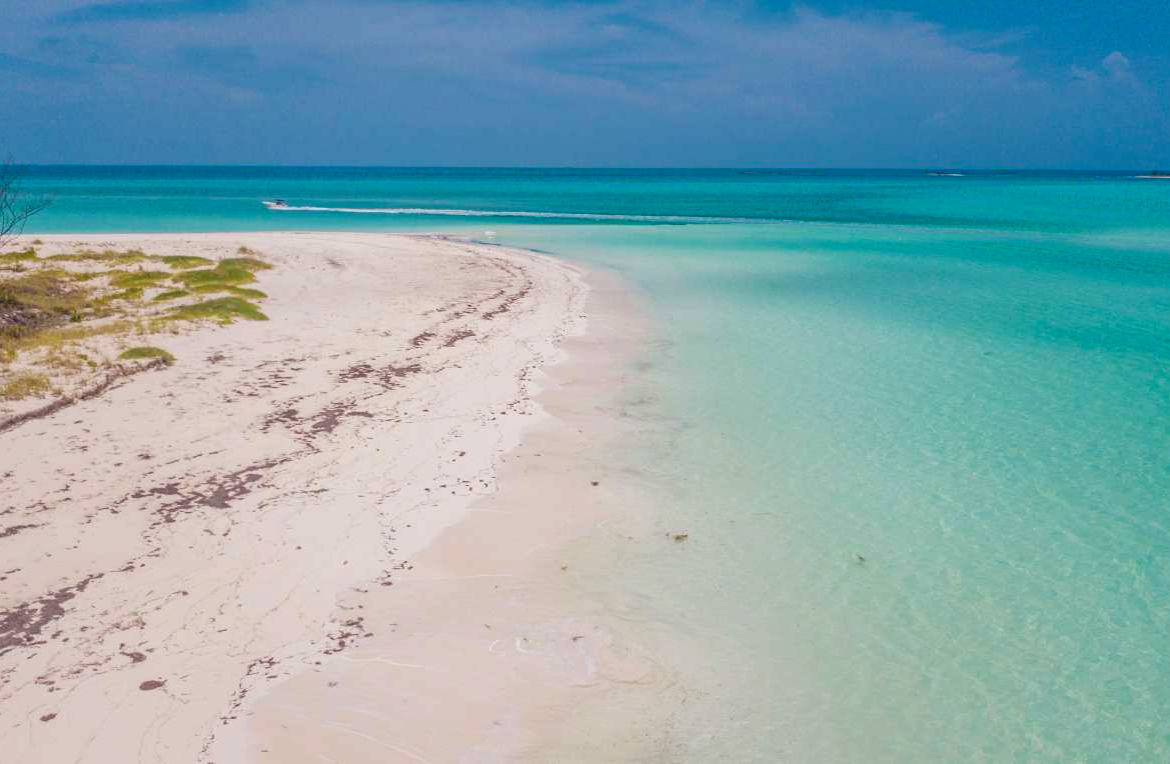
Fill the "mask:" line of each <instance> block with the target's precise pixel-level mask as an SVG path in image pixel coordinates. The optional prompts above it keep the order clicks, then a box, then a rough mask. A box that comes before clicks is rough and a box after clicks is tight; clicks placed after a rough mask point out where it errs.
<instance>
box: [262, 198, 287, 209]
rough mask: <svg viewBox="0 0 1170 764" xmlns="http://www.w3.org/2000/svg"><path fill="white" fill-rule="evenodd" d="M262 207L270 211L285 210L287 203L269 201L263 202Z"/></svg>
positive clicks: (275, 200) (280, 200)
mask: <svg viewBox="0 0 1170 764" xmlns="http://www.w3.org/2000/svg"><path fill="white" fill-rule="evenodd" d="M264 206H265V207H267V208H268V209H270V210H287V209H288V202H286V201H285V200H284V199H269V200H266V201H265V202H264Z"/></svg>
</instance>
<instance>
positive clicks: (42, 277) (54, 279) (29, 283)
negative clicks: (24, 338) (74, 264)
mask: <svg viewBox="0 0 1170 764" xmlns="http://www.w3.org/2000/svg"><path fill="white" fill-rule="evenodd" d="M72 282H73V279H71V278H70V276H69V274H68V273H66V272H64V271H59V270H39V271H32V272H30V273H27V274H25V275H23V276H17V277H15V278H9V279H5V280H3V281H0V310H2V311H3V312H2V313H0V315H3V316H4V317H5V319H8V320H4V319H0V333H4V329H5V328H6V327H10V326H16V325H24V324H28V323H32V324H44V323H54V321H55V320H56V319H58V318H69V319H71V320H79V318H78V314H79V312H80V311H81V310H82V309H83V308H85V307H86V305H87V303H88V302H89V292H88V291H86V290H85V289H81V288H80V287H78V286H76V285H75V284H73V283H72ZM17 313H20V314H22V316H23V318H16V314H17ZM35 314H40V316H39V318H38V317H37V316H36V315H35ZM34 319H35V320H34Z"/></svg>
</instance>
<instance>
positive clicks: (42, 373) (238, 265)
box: [0, 247, 272, 400]
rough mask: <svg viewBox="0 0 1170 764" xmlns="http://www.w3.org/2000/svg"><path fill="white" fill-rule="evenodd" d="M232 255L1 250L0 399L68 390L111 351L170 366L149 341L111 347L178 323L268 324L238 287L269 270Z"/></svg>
mask: <svg viewBox="0 0 1170 764" xmlns="http://www.w3.org/2000/svg"><path fill="white" fill-rule="evenodd" d="M58 251H59V250H58ZM234 255H235V256H232V257H227V258H224V259H222V260H213V259H210V258H207V257H199V256H196V255H165V256H159V255H149V254H146V253H145V252H143V251H142V250H139V249H126V250H116V249H101V250H98V249H82V250H80V251H75V252H66V253H64V254H55V255H50V256H45V257H42V256H40V255H38V253H37V251H36V250H35V249H34V248H33V247H27V248H25V249H21V250H19V251H10V252H6V253H4V254H2V255H0V391H3V392H2V397H3V398H4V399H6V400H13V399H19V398H27V397H29V396H32V395H43V394H45V393H46V392H50V391H53V392H62V394H64V393H67V392H68V390H69V389H71V388H72V387H73V386H74V385H77V384H83V383H84V381H85V379H86V378H87V377H89V376H91V375H92V374H93V372H94V371H96V370H98V369H100V368H102V367H106V366H108V365H109V364H110V363H112V361H111V360H110V359H111V358H113V357H114V356H115V355H116V357H117V359H118V360H123V361H125V360H150V359H163V361H164V362H165V363H166V364H168V365H169V364H170V363H173V362H174V358H173V356H172V355H171V354H170V353H169V352H167V351H166V350H163V349H162V348H158V347H156V346H153V345H146V344H141V345H134V346H133V347H129V349H125V350H122V351H121V353H120V354H119V349H121V348H126V346H127V345H131V344H132V343H131V342H130V341H129V339H130V338H131V337H137V336H141V337H143V339H145V337H146V336H147V335H150V334H156V333H163V334H177V333H181V332H183V331H185V330H184V329H183V328H182V325H181V323H182V322H185V321H186V322H214V323H217V324H220V325H226V324H231V323H233V322H235V321H236V320H241V319H242V320H249V321H265V320H267V319H268V317H267V316H266V315H265V314H264V313H263V312H261V310H260V308H259V306H258V305H257V301H259V300H263V299H265V298H266V297H267V295H266V294H265V293H264V292H262V291H260V290H258V289H254V288H249V287H246V286H244V285H245V284H251V283H253V282H255V281H256V280H257V278H256V275H255V274H256V273H257V272H259V271H264V270H268V269H270V268H271V267H272V266H271V265H269V264H268V263H266V262H264V261H263V260H261V259H259V258H258V257H257V256H256V255H257V253H255V252H253V251H252V250H250V249H248V248H247V247H240V248H239V249H238V250H237V252H236V253H234ZM126 266H135V267H126ZM152 266H153V267H152ZM156 268H157V270H155V269H156ZM167 303H171V304H167ZM184 303H186V304H184ZM142 341H143V340H139V342H142ZM18 361H19V365H17V362H18Z"/></svg>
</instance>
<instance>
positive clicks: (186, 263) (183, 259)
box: [159, 255, 215, 271]
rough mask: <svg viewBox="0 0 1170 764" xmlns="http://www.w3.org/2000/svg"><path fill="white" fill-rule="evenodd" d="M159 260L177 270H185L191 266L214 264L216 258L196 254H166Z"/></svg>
mask: <svg viewBox="0 0 1170 764" xmlns="http://www.w3.org/2000/svg"><path fill="white" fill-rule="evenodd" d="M159 262H162V263H165V264H166V265H168V266H170V267H171V268H174V269H176V270H180V271H185V270H190V269H191V268H202V267H204V266H207V265H214V264H215V261H214V260H209V259H207V258H206V257H197V256H195V255H166V256H164V257H160V258H159Z"/></svg>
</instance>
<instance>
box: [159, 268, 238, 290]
mask: <svg viewBox="0 0 1170 764" xmlns="http://www.w3.org/2000/svg"><path fill="white" fill-rule="evenodd" d="M171 280H172V281H175V282H177V283H180V284H182V285H183V286H186V287H197V286H207V285H210V284H217V285H220V286H237V285H239V284H249V283H251V282H253V281H255V280H256V277H255V276H253V275H252V272H251V271H248V270H245V269H243V268H234V267H231V266H227V267H225V266H224V265H223V263H220V264H219V265H217V266H215V267H214V268H203V269H200V270H197V271H183V272H182V273H176V274H175V275H174V276H172V277H171Z"/></svg>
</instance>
